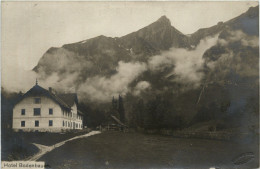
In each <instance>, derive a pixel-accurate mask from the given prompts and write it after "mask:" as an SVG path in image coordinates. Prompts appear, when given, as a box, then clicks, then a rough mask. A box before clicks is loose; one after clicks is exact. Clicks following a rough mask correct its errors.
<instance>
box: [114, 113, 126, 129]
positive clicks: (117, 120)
mask: <svg viewBox="0 0 260 169" xmlns="http://www.w3.org/2000/svg"><path fill="white" fill-rule="evenodd" d="M111 117H112V119H113V120H114V121H116V122H117V123H118V124H120V125H121V126H124V127H127V125H125V124H124V123H122V122H121V121H120V120H119V119H118V118H116V117H115V116H113V115H111Z"/></svg>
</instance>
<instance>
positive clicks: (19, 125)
mask: <svg viewBox="0 0 260 169" xmlns="http://www.w3.org/2000/svg"><path fill="white" fill-rule="evenodd" d="M77 104H78V99H77V95H76V94H75V93H70V94H60V95H59V94H55V93H54V92H53V90H52V89H51V88H49V90H46V89H44V88H42V87H41V86H39V85H38V84H37V82H36V85H35V86H33V87H32V88H31V89H30V90H29V91H28V92H26V93H25V94H24V95H23V96H22V98H21V100H19V102H18V103H17V104H16V105H15V106H14V108H13V129H14V130H15V131H18V130H23V131H50V132H61V131H65V130H72V129H75V130H76V129H83V124H82V122H83V114H82V113H81V112H80V111H79V110H78V109H77Z"/></svg>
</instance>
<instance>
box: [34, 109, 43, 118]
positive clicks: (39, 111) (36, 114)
mask: <svg viewBox="0 0 260 169" xmlns="http://www.w3.org/2000/svg"><path fill="white" fill-rule="evenodd" d="M33 115H34V116H40V115H41V109H40V108H34V109H33Z"/></svg>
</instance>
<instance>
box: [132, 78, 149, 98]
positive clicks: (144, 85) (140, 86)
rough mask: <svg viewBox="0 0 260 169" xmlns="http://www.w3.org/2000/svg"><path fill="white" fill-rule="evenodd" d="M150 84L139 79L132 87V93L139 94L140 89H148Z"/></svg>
mask: <svg viewBox="0 0 260 169" xmlns="http://www.w3.org/2000/svg"><path fill="white" fill-rule="evenodd" d="M150 86H151V84H150V83H149V82H147V81H141V82H138V83H137V85H136V86H135V88H134V91H133V94H134V95H139V94H140V93H141V92H142V91H144V90H146V89H149V88H150Z"/></svg>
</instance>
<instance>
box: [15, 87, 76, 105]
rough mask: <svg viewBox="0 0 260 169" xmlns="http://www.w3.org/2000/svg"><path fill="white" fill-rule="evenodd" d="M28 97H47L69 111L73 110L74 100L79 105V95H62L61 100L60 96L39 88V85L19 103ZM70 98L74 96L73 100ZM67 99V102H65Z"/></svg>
mask: <svg viewBox="0 0 260 169" xmlns="http://www.w3.org/2000/svg"><path fill="white" fill-rule="evenodd" d="M28 96H32V97H37V96H46V97H49V98H51V99H52V100H53V101H55V102H56V103H57V104H59V105H60V106H61V107H62V108H64V109H67V110H71V106H72V105H73V103H72V100H73V99H76V100H74V102H76V103H77V101H78V100H77V95H76V94H75V93H74V94H64V95H62V98H60V97H59V96H58V95H55V94H53V93H52V92H50V91H49V90H46V89H44V88H42V87H41V86H39V85H38V84H36V85H35V86H33V87H32V88H31V89H30V90H29V91H28V92H26V93H25V94H24V95H23V96H22V98H21V99H20V100H19V101H18V103H19V102H20V101H21V100H22V99H24V98H25V97H28ZM70 96H73V97H72V98H69V97H70ZM63 99H65V100H63Z"/></svg>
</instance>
